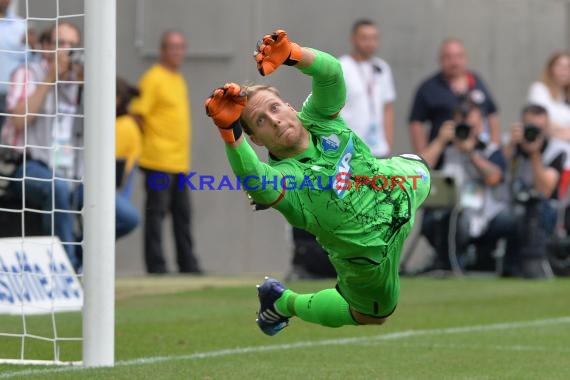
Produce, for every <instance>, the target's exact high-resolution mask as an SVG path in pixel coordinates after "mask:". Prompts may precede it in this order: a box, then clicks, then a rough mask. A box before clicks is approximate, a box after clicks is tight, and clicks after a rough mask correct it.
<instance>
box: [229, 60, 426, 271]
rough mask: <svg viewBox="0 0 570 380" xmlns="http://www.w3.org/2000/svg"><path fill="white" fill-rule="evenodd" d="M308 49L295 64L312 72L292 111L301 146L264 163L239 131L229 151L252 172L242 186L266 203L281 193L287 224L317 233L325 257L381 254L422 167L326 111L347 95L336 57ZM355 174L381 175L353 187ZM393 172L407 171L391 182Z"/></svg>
mask: <svg viewBox="0 0 570 380" xmlns="http://www.w3.org/2000/svg"><path fill="white" fill-rule="evenodd" d="M314 51H315V53H316V59H315V61H314V62H313V64H312V65H311V66H310V67H307V68H305V69H302V70H301V71H302V72H303V73H304V74H307V75H309V76H311V77H312V92H311V94H310V95H309V96H308V98H307V99H306V100H305V102H304V104H303V107H302V109H301V111H300V112H299V113H298V118H299V120H300V121H301V123H302V124H303V126H304V127H305V128H306V129H307V130H308V131H309V136H310V145H309V147H308V148H307V150H306V151H305V152H303V153H302V154H299V155H297V156H295V157H291V158H287V159H282V160H279V159H276V158H275V157H270V160H269V163H268V164H266V163H263V162H261V161H260V160H259V158H258V157H257V155H256V154H255V152H254V150H253V149H252V148H251V146H250V145H249V144H248V143H247V141H246V140H245V139H244V140H243V143H242V144H241V145H240V146H239V147H237V148H231V147H229V146H227V149H226V151H227V155H228V157H229V160H230V163H231V166H232V169H233V171H234V173H235V174H236V175H239V176H240V178H241V179H242V180H244V179H245V177H246V176H248V175H250V176H255V178H251V177H250V178H249V179H248V181H247V187H248V188H250V189H252V188H256V187H257V189H255V190H248V193H249V194H250V195H251V197H252V198H253V199H254V201H256V203H259V204H266V205H269V204H273V203H274V202H275V201H276V200H278V199H279V201H278V202H277V203H275V204H273V206H272V207H274V208H275V209H277V210H278V211H279V212H280V213H282V214H283V215H284V216H285V218H286V219H287V221H288V222H289V223H291V224H292V225H293V226H295V227H299V228H302V229H305V230H307V231H309V232H310V233H312V234H313V235H315V236H316V237H317V240H318V242H319V243H320V244H321V245H322V246H323V248H324V249H325V250H326V251H327V252H328V253H329V254H330V255H331V257H336V258H337V259H346V258H352V257H354V258H356V257H365V258H367V259H368V260H373V261H374V262H380V261H381V259H382V256H383V255H385V252H386V246H387V245H389V244H390V243H391V240H392V239H393V238H394V236H396V232H397V231H398V230H399V229H400V227H402V226H403V225H404V224H406V223H407V222H408V221H410V219H411V218H412V214H413V212H414V211H415V209H414V207H413V206H412V203H413V202H414V199H413V197H414V194H413V191H412V190H413V188H414V187H415V186H416V185H417V183H416V182H421V181H427V180H428V174H427V173H426V171H427V169H426V168H425V167H424V166H423V165H421V164H419V165H418V163H417V162H414V165H415V166H411V163H410V161H409V160H405V159H387V160H378V159H376V158H375V157H374V156H373V155H372V154H371V152H370V150H369V148H368V147H367V146H366V144H365V143H364V142H363V141H362V140H361V139H360V138H358V136H357V135H356V134H355V133H354V132H353V131H352V130H351V129H349V128H348V127H347V125H346V123H345V122H344V120H343V119H342V118H341V117H340V116H336V117H334V118H331V116H330V115H335V114H338V112H339V111H340V109H341V108H342V106H343V105H344V102H345V97H346V88H345V82H344V78H343V74H342V69H341V65H340V63H339V62H338V61H337V60H336V59H335V58H334V57H332V56H331V55H329V54H327V53H324V52H320V51H317V50H314ZM339 173H340V174H339ZM343 173H344V174H343ZM410 174H412V175H414V178H409V175H410ZM356 176H367V177H368V178H369V179H370V180H372V179H373V177H375V176H384V177H381V178H382V179H379V180H378V181H377V182H376V183H375V185H372V184H371V183H368V184H365V185H360V186H358V189H356V184H355V182H354V179H355V178H356ZM394 176H404V177H406V179H405V181H404V180H402V179H401V178H399V179H397V180H396V182H398V183H399V184H395V182H394V183H392V181H393V180H392V178H394ZM274 178H277V180H276V181H274V182H271V181H272V180H273V179H274ZM339 178H340V180H339ZM384 178H385V179H386V180H387V181H386V182H384V181H385V180H384ZM342 179H344V180H342ZM349 183H350V185H349ZM394 184H395V186H393V185H394ZM244 185H245V184H244ZM349 186H350V187H349ZM382 187H384V189H382V190H380V189H381V188H382Z"/></svg>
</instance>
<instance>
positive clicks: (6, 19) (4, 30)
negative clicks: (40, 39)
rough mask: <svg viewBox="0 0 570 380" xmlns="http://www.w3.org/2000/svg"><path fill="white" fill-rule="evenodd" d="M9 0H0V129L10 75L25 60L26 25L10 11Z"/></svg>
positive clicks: (4, 111)
mask: <svg viewBox="0 0 570 380" xmlns="http://www.w3.org/2000/svg"><path fill="white" fill-rule="evenodd" d="M10 2H11V1H10V0H0V128H1V127H2V124H3V121H4V118H5V117H4V115H1V114H3V113H6V95H7V94H8V82H9V81H10V75H12V72H13V71H14V69H16V67H18V65H19V64H20V63H22V62H24V59H25V54H26V51H25V45H24V41H25V33H26V23H25V20H23V19H22V18H21V17H18V16H17V15H16V14H15V13H14V12H13V11H12V10H11V9H10Z"/></svg>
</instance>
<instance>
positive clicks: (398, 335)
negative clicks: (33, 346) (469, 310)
mask: <svg viewBox="0 0 570 380" xmlns="http://www.w3.org/2000/svg"><path fill="white" fill-rule="evenodd" d="M565 323H570V317H560V318H551V319H538V320H533V321H519V322H507V323H495V324H491V325H473V326H464V327H449V328H443V329H426V330H406V331H399V332H394V333H389V334H381V335H374V336H359V337H352V338H339V339H326V340H316V341H301V342H295V343H285V344H273V345H266V346H251V347H241V348H240V347H238V348H228V349H224V350H217V351H206V352H197V353H194V354H186V355H174V356H154V357H148V358H138V359H130V360H122V361H118V362H116V363H115V367H129V366H137V365H144V364H156V363H164V362H172V361H191V360H200V359H209V358H217V357H222V356H232V355H241V354H249V353H258V352H270V351H285V350H290V349H296V348H308V347H321V346H344V345H351V344H362V343H370V342H378V341H387V340H399V339H404V338H410V337H418V336H426V335H453V334H463V333H474V332H486V331H498V330H513V329H520V328H525V327H539V326H549V325H560V324H565ZM82 370H84V368H80V367H61V368H49V369H27V370H22V371H12V372H5V373H3V374H0V379H7V378H10V377H15V376H33V375H46V374H51V373H61V372H72V371H73V372H75V371H82Z"/></svg>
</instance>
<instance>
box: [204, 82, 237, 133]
mask: <svg viewBox="0 0 570 380" xmlns="http://www.w3.org/2000/svg"><path fill="white" fill-rule="evenodd" d="M246 104H247V97H246V94H245V91H242V90H241V88H240V86H239V85H238V84H235V83H226V84H225V85H224V87H219V88H217V89H215V90H214V92H212V95H210V97H209V98H208V99H206V102H205V103H204V106H205V107H206V114H207V115H208V116H209V117H211V118H212V120H213V121H214V124H216V126H217V127H218V129H219V131H220V134H221V135H222V139H223V140H224V141H225V142H227V143H234V142H236V141H237V140H238V139H239V138H240V136H241V134H242V128H241V124H240V121H239V118H240V115H241V112H242V111H243V109H244V107H245V105H246Z"/></svg>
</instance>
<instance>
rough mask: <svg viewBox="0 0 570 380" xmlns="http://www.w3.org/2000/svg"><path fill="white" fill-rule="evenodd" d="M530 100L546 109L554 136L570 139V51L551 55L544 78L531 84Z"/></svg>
mask: <svg viewBox="0 0 570 380" xmlns="http://www.w3.org/2000/svg"><path fill="white" fill-rule="evenodd" d="M528 102H529V104H537V105H540V106H542V107H544V108H545V109H546V111H547V112H548V117H549V119H550V127H551V128H550V131H551V134H552V136H553V137H556V138H559V139H562V140H565V141H570V53H568V52H559V53H555V54H553V55H552V56H551V57H550V59H549V60H548V63H547V64H546V67H545V68H544V72H543V73H542V78H541V79H540V80H539V81H537V82H534V83H533V84H532V85H531V86H530V90H529V93H528Z"/></svg>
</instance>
